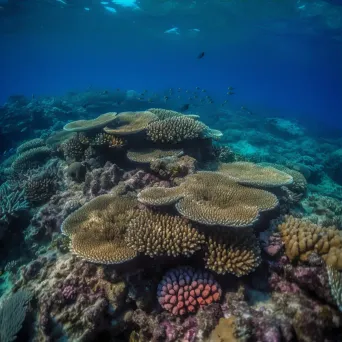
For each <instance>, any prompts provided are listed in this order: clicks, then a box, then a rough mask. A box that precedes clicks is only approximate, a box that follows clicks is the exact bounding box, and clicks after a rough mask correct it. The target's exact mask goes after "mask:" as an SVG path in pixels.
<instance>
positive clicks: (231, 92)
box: [227, 91, 235, 95]
mask: <svg viewBox="0 0 342 342" xmlns="http://www.w3.org/2000/svg"><path fill="white" fill-rule="evenodd" d="M234 94H235V93H234V92H233V91H228V93H227V95H234Z"/></svg>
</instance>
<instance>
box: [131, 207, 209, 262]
mask: <svg viewBox="0 0 342 342" xmlns="http://www.w3.org/2000/svg"><path fill="white" fill-rule="evenodd" d="M126 241H127V244H128V246H130V247H131V248H133V249H134V250H136V251H138V252H140V253H143V254H146V255H149V256H150V257H154V256H161V255H168V256H173V257H176V256H179V255H184V256H189V255H191V254H193V253H194V252H196V251H197V250H199V249H200V248H201V245H202V244H203V242H204V235H203V234H201V233H199V232H198V231H197V230H196V229H195V228H193V227H192V226H191V225H190V224H189V222H188V221H187V220H186V219H184V218H182V217H179V216H171V215H168V214H162V213H158V212H155V211H152V210H144V211H139V212H138V213H137V214H136V215H135V217H134V218H133V219H132V220H131V221H130V223H129V226H128V229H127V234H126Z"/></svg>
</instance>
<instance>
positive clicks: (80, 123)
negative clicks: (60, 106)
mask: <svg viewBox="0 0 342 342" xmlns="http://www.w3.org/2000/svg"><path fill="white" fill-rule="evenodd" d="M116 114H117V113H115V112H110V113H105V114H102V115H100V116H98V117H97V118H95V119H92V120H77V121H72V122H69V123H68V124H66V125H65V126H64V127H63V129H64V130H65V131H68V132H84V131H91V130H94V129H98V128H102V127H104V126H106V125H107V124H109V123H110V122H111V121H113V120H114V119H115V117H116Z"/></svg>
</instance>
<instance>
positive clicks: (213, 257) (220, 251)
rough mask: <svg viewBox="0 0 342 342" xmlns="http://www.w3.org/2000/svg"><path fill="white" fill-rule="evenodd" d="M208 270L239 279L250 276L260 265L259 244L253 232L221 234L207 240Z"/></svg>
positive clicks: (206, 258)
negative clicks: (230, 274) (229, 274)
mask: <svg viewBox="0 0 342 342" xmlns="http://www.w3.org/2000/svg"><path fill="white" fill-rule="evenodd" d="M205 261H206V268H208V269H210V270H212V271H214V272H216V273H219V274H226V273H232V274H234V275H236V276H237V277H241V276H243V275H246V274H249V273H250V272H252V271H254V270H255V269H256V268H257V267H258V266H259V264H260V262H261V258H260V248H259V242H258V240H257V238H256V237H255V235H254V233H253V231H249V230H248V231H244V232H239V234H236V232H232V233H229V234H227V233H221V234H220V235H217V234H216V235H211V236H209V237H208V239H207V251H206V256H205Z"/></svg>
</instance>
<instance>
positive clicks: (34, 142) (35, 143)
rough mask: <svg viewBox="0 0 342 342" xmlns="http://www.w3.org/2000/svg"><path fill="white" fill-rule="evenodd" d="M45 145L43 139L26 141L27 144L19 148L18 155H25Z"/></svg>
mask: <svg viewBox="0 0 342 342" xmlns="http://www.w3.org/2000/svg"><path fill="white" fill-rule="evenodd" d="M44 145H45V143H44V140H43V139H40V138H36V139H32V140H29V141H26V142H25V143H23V144H21V145H20V146H18V148H17V153H20V154H21V153H24V152H26V151H28V150H31V149H33V148H36V147H41V146H44Z"/></svg>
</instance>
